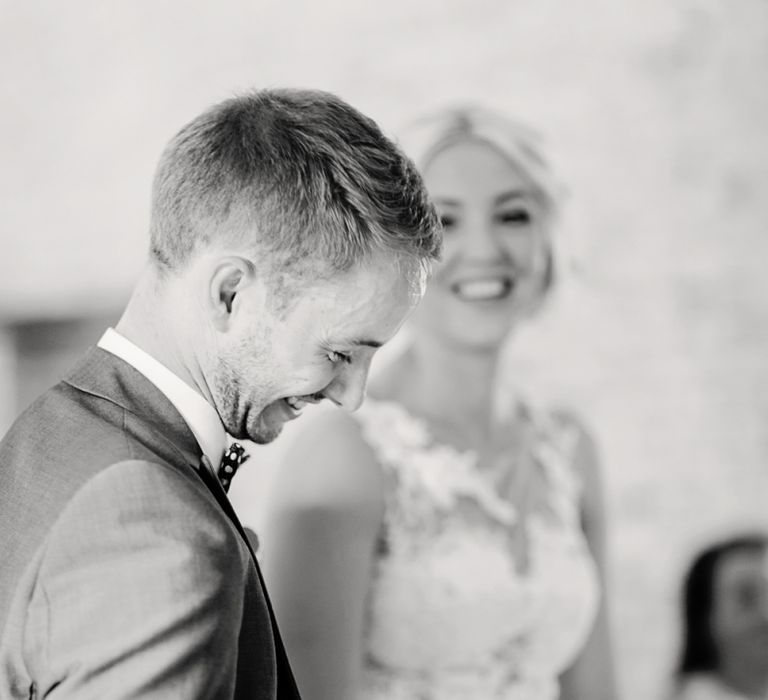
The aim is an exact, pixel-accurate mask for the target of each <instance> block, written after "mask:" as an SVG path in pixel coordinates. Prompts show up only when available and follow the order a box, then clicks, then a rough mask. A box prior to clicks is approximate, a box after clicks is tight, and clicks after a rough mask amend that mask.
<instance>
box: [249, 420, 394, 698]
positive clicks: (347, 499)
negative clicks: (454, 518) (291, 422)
mask: <svg viewBox="0 0 768 700" xmlns="http://www.w3.org/2000/svg"><path fill="white" fill-rule="evenodd" d="M304 420H308V424H307V425H306V426H302V431H301V434H299V435H298V436H297V438H296V439H295V440H294V441H293V443H292V447H291V448H290V449H289V450H288V451H287V452H286V453H285V457H284V459H283V460H282V463H281V464H280V465H279V471H278V474H277V476H276V478H275V484H274V489H273V490H272V492H271V493H270V495H269V498H268V517H267V519H266V525H265V528H264V531H263V532H262V533H260V535H261V540H262V541H261V547H262V558H263V563H264V575H265V578H266V580H267V587H268V590H269V594H270V596H271V598H272V601H273V604H274V607H275V612H276V615H277V620H278V624H279V626H280V630H281V633H282V635H283V638H284V640H285V644H286V648H287V651H288V655H289V658H290V660H291V665H292V666H293V670H294V673H295V675H296V680H297V682H298V685H299V690H300V692H301V694H302V697H303V698H304V700H354V699H356V698H357V696H358V694H359V680H360V672H361V668H362V654H363V625H364V615H365V600H366V597H367V594H368V588H369V585H370V580H371V570H372V564H373V551H374V542H375V539H376V536H377V534H378V530H379V527H380V524H381V518H382V513H383V495H382V494H383V487H382V480H381V474H380V470H379V468H378V465H377V464H376V461H375V459H374V456H373V454H372V452H371V450H370V448H369V447H368V445H367V444H366V443H365V442H364V441H363V439H362V437H361V435H360V431H359V427H358V425H357V423H356V422H355V421H354V420H353V419H352V418H351V417H350V416H349V415H347V414H344V413H342V412H341V411H338V410H337V411H333V412H327V413H324V414H322V415H319V416H312V417H310V416H307V417H306V418H305V419H304Z"/></svg>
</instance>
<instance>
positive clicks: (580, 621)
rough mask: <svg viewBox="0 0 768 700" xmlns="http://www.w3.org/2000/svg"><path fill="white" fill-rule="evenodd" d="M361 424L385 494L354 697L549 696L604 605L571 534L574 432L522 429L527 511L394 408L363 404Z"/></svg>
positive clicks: (541, 699) (472, 459)
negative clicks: (360, 681)
mask: <svg viewBox="0 0 768 700" xmlns="http://www.w3.org/2000/svg"><path fill="white" fill-rule="evenodd" d="M356 415H357V416H358V420H359V422H360V425H361V427H362V431H363V435H364V437H365V439H366V441H367V442H368V443H369V444H370V446H371V448H372V449H373V450H374V452H375V454H376V456H377V459H378V460H379V462H380V464H381V466H382V469H383V470H384V475H385V478H386V482H387V484H388V486H387V496H386V500H385V513H384V523H383V528H382V534H381V540H380V547H379V550H380V551H379V555H378V557H377V559H376V562H375V572H374V580H373V586H372V589H371V593H370V598H369V607H368V628H367V635H366V650H365V652H366V661H365V669H364V688H365V690H364V693H363V696H362V697H363V698H365V699H366V700H374V699H376V700H383V698H388V699H390V700H459V699H461V700H474V699H477V700H490V699H491V698H500V699H503V700H517V699H518V698H519V699H520V700H523V699H525V700H554V699H555V698H557V696H558V683H557V677H558V675H559V674H560V673H561V672H562V671H563V670H564V669H565V668H567V667H568V666H569V665H570V663H571V662H572V661H573V660H574V658H575V657H576V655H577V654H578V652H579V650H580V649H581V647H582V646H583V644H584V642H585V640H586V638H587V636H588V634H589V631H590V629H591V626H592V623H593V621H594V616H595V613H596V609H597V603H598V597H599V590H598V579H597V574H596V570H595V566H594V563H593V561H592V559H591V557H590V555H589V552H588V548H587V545H586V541H585V539H584V537H583V534H582V530H581V527H580V511H579V501H580V487H581V484H580V482H579V480H578V478H577V476H576V474H575V472H574V469H573V464H572V455H573V448H574V440H575V438H576V434H575V431H574V429H573V428H571V427H569V426H567V425H566V424H564V423H563V422H562V421H559V420H557V419H556V418H554V417H550V416H536V417H531V418H530V420H532V421H533V422H532V423H531V425H532V427H533V431H532V433H533V439H532V440H531V441H530V448H529V451H530V455H529V456H530V458H531V459H530V465H531V467H532V468H533V469H535V470H536V471H537V472H538V476H539V477H540V481H539V483H540V484H541V485H543V488H540V489H539V497H537V498H536V499H534V502H533V504H532V505H530V506H528V508H527V511H526V512H522V510H521V509H520V508H516V507H515V506H514V505H513V504H512V502H511V500H507V499H504V498H502V497H501V496H500V495H499V493H498V492H497V490H496V488H494V486H493V485H492V484H491V482H490V481H488V480H486V479H485V478H484V476H483V475H482V474H481V473H480V470H479V469H478V468H477V464H476V462H477V457H476V455H475V454H474V453H472V452H461V451H458V450H456V449H454V448H452V447H449V446H446V445H439V444H435V443H434V441H433V440H432V438H431V436H430V433H429V431H428V430H427V428H426V426H425V425H424V423H423V422H421V421H419V420H417V419H416V418H414V417H413V416H411V415H410V414H408V413H407V412H406V411H405V409H403V408H402V407H401V406H400V405H398V404H396V403H391V402H376V401H372V400H368V401H367V402H366V404H365V405H364V407H363V408H362V409H361V410H360V411H359V412H358V413H357V414H356ZM520 528H524V533H525V542H526V550H525V551H526V558H525V566H524V567H521V563H520V561H519V559H518V557H516V555H515V551H516V550H515V547H514V541H515V537H514V533H516V532H519V531H520Z"/></svg>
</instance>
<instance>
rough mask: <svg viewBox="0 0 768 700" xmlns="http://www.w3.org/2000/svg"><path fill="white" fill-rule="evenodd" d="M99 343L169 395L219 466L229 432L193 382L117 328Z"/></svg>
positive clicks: (110, 330)
mask: <svg viewBox="0 0 768 700" xmlns="http://www.w3.org/2000/svg"><path fill="white" fill-rule="evenodd" d="M98 346H99V347H100V348H101V349H102V350H106V351H107V352H111V353H112V354H113V355H116V356H117V357H119V358H121V359H123V360H125V361H126V362H127V363H128V364H129V365H131V366H132V367H133V368H134V369H136V370H137V371H139V372H141V374H143V375H144V376H145V377H146V378H147V379H148V380H149V381H150V382H152V384H154V385H155V386H156V387H157V388H158V389H159V390H160V391H161V392H162V393H163V394H164V395H165V396H166V398H167V399H168V400H169V401H170V402H171V403H172V404H173V405H174V407H175V408H176V410H177V411H178V412H179V413H180V414H181V417H182V418H183V419H184V421H185V422H186V424H187V425H188V426H189V428H190V430H191V431H192V433H193V434H194V436H195V438H196V439H197V442H198V444H199V445H200V449H201V450H202V451H203V454H204V455H205V456H206V457H208V459H209V460H210V462H211V464H212V465H213V467H214V469H217V468H218V466H219V464H220V462H221V457H222V455H223V454H224V448H225V447H226V444H227V434H226V431H225V430H224V426H223V425H222V424H221V419H220V418H219V414H218V413H217V412H216V409H215V408H214V407H213V406H211V404H209V403H208V402H207V401H206V400H205V399H204V398H203V397H202V396H201V395H200V394H199V393H198V392H197V391H195V390H194V389H193V388H192V387H191V386H189V384H187V383H186V382H184V381H183V380H182V379H180V378H179V377H177V376H176V375H175V374H174V373H173V372H171V370H169V369H168V368H167V367H166V366H165V365H163V364H162V363H160V362H158V361H157V360H156V359H155V358H154V357H152V356H151V355H150V354H148V353H147V352H145V351H144V350H142V349H141V348H140V347H138V345H135V344H134V343H132V342H131V341H130V340H128V338H126V337H125V336H123V335H120V333H118V332H117V331H116V330H115V329H114V328H108V329H107V330H106V331H105V333H104V335H103V336H101V340H99V342H98Z"/></svg>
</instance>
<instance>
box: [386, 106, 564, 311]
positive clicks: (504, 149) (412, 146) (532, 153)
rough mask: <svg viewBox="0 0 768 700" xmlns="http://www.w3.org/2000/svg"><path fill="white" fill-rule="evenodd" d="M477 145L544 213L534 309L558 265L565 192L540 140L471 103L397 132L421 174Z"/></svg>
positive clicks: (550, 285)
mask: <svg viewBox="0 0 768 700" xmlns="http://www.w3.org/2000/svg"><path fill="white" fill-rule="evenodd" d="M466 140H476V141H482V142H484V143H486V144H488V145H489V146H491V147H492V148H493V149H495V150H496V151H498V152H499V153H500V154H501V155H502V156H504V157H505V158H507V159H508V160H509V162H510V163H512V165H513V166H514V167H515V168H517V170H519V172H520V174H521V176H522V177H523V179H524V180H526V181H527V182H528V184H529V186H530V188H531V193H532V194H533V195H534V197H535V198H536V199H538V201H539V202H540V203H541V205H542V210H543V212H544V217H545V220H544V225H543V226H542V229H543V232H544V235H545V236H546V245H547V252H548V255H547V268H546V273H545V278H544V286H543V290H542V294H541V298H540V301H539V304H537V305H536V308H538V307H539V306H540V305H541V303H542V302H543V301H544V300H545V299H546V298H548V297H549V296H550V293H551V292H552V290H553V289H554V287H555V283H556V282H557V281H558V279H559V276H560V272H561V269H560V268H561V266H560V260H559V256H558V250H557V246H556V245H555V241H554V239H553V234H554V231H555V228H556V223H557V220H558V217H559V214H560V210H561V205H562V202H563V199H564V196H565V190H564V188H563V186H562V185H561V183H560V182H558V180H557V179H556V178H555V176H554V174H553V172H552V170H551V168H550V166H549V163H548V162H547V160H546V158H545V156H544V154H543V152H542V150H541V137H540V136H539V134H537V133H536V132H535V131H534V130H533V129H531V128H530V127H528V126H527V125H525V124H523V123H521V122H519V121H516V120H514V119H511V118H509V117H507V116H505V115H503V114H501V113H499V112H495V111H492V110H490V109H487V108H484V107H480V106H477V105H465V106H455V107H449V108H445V109H441V110H439V111H436V112H432V113H430V114H426V115H424V116H422V117H420V118H418V119H416V120H414V121H412V122H410V123H409V124H407V125H406V126H405V127H404V128H403V129H401V130H400V132H399V138H398V142H399V145H400V146H401V147H402V149H403V150H404V151H405V153H406V154H407V155H408V156H409V157H410V158H411V159H412V160H413V162H414V163H415V164H416V167H417V168H418V169H419V170H421V171H423V170H424V169H425V168H426V167H428V166H429V164H430V162H431V161H432V159H433V158H434V157H435V156H436V155H437V154H438V153H439V152H440V151H442V150H444V149H445V148H448V147H449V146H452V145H454V144H456V143H459V142H462V141H466Z"/></svg>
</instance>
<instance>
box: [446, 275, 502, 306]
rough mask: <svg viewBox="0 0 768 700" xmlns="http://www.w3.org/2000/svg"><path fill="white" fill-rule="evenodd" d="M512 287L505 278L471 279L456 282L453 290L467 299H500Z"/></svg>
mask: <svg viewBox="0 0 768 700" xmlns="http://www.w3.org/2000/svg"><path fill="white" fill-rule="evenodd" d="M511 288H512V285H511V283H510V282H509V280H506V279H485V280H472V281H471V282H457V283H456V284H455V285H454V291H455V292H456V294H457V295H458V296H460V297H462V298H463V299H466V300H468V301H484V300H486V299H501V298H502V297H503V296H505V295H506V294H507V292H509V291H510V289H511Z"/></svg>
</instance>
